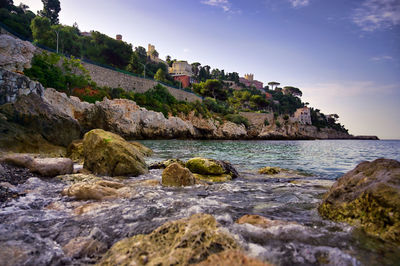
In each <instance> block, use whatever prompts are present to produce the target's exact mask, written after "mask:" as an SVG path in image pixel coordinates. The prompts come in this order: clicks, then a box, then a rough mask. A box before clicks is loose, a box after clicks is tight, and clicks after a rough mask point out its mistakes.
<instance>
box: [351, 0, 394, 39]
mask: <svg viewBox="0 0 400 266" xmlns="http://www.w3.org/2000/svg"><path fill="white" fill-rule="evenodd" d="M353 22H354V23H355V24H357V25H358V26H359V27H360V28H361V29H362V30H364V31H375V30H379V29H388V28H392V27H393V26H398V25H400V1H399V0H365V1H364V2H363V3H362V4H361V6H360V7H359V8H357V9H355V11H354V16H353Z"/></svg>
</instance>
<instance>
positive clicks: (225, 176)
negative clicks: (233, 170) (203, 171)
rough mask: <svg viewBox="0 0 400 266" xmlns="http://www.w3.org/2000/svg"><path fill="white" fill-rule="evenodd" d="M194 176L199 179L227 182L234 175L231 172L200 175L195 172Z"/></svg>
mask: <svg viewBox="0 0 400 266" xmlns="http://www.w3.org/2000/svg"><path fill="white" fill-rule="evenodd" d="M193 176H194V178H196V179H198V180H203V181H208V182H227V181H230V180H232V176H231V175H229V174H222V175H200V174H193Z"/></svg>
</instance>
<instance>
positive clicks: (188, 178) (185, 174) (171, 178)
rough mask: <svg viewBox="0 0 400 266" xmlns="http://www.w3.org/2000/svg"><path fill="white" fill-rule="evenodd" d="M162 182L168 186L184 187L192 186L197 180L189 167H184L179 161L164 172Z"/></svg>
mask: <svg viewBox="0 0 400 266" xmlns="http://www.w3.org/2000/svg"><path fill="white" fill-rule="evenodd" d="M161 184H162V185H163V186H168V187H182V186H192V185H194V184H195V181H194V177H193V174H192V173H191V172H190V170H189V169H187V168H185V167H182V166H181V165H180V164H178V163H173V164H171V165H169V166H168V167H167V168H165V169H164V171H163V172H162V181H161Z"/></svg>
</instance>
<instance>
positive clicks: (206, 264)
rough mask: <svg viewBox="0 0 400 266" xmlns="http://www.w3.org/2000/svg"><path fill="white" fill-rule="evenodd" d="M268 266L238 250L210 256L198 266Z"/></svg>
mask: <svg viewBox="0 0 400 266" xmlns="http://www.w3.org/2000/svg"><path fill="white" fill-rule="evenodd" d="M225 265H234V266H268V265H271V264H266V263H264V262H262V261H260V260H257V259H253V258H249V257H247V256H246V255H244V254H243V253H242V252H240V251H238V250H227V251H223V252H220V253H217V254H213V255H211V256H209V257H208V258H207V259H206V260H205V261H202V262H200V263H198V264H196V266H225Z"/></svg>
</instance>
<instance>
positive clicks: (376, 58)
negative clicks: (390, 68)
mask: <svg viewBox="0 0 400 266" xmlns="http://www.w3.org/2000/svg"><path fill="white" fill-rule="evenodd" d="M371 60H372V61H391V60H393V57H391V56H389V55H382V56H374V57H372V58H371Z"/></svg>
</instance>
